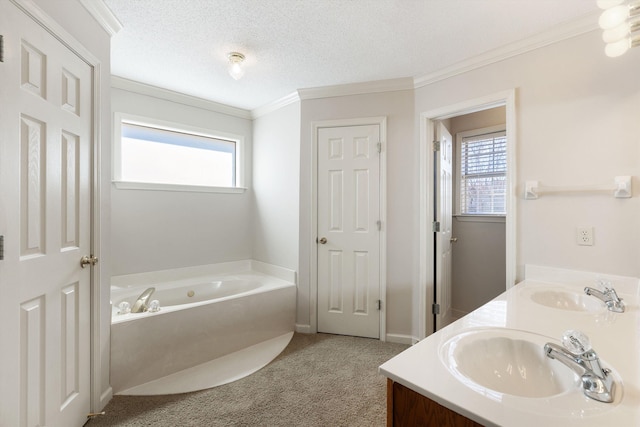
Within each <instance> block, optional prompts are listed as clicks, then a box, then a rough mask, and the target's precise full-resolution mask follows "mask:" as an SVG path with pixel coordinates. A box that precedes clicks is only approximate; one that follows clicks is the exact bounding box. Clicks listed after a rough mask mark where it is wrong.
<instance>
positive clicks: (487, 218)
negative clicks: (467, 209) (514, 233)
mask: <svg viewBox="0 0 640 427" xmlns="http://www.w3.org/2000/svg"><path fill="white" fill-rule="evenodd" d="M453 217H454V218H455V219H456V220H458V221H463V222H502V223H504V222H505V218H506V217H505V216H504V215H454V216H453Z"/></svg>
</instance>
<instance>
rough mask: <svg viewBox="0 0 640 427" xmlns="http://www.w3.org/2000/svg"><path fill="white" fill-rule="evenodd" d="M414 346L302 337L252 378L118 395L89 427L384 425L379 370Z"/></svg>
mask: <svg viewBox="0 0 640 427" xmlns="http://www.w3.org/2000/svg"><path fill="white" fill-rule="evenodd" d="M406 348H407V346H406V345H401V344H391V343H383V342H380V341H378V340H373V339H367V338H355V337H346V336H339V335H327V334H311V335H307V334H297V333H296V334H295V335H294V336H293V339H292V340H291V343H290V344H289V346H288V347H287V348H286V349H285V350H284V351H283V352H282V354H280V356H278V357H277V358H276V359H275V360H274V361H273V362H271V363H270V364H269V365H267V366H265V367H264V368H262V369H261V370H259V371H258V372H256V373H254V374H252V375H250V376H248V377H246V378H243V379H241V380H238V381H235V382H233V383H230V384H226V385H223V386H219V387H215V388H212V389H208V390H203V391H198V392H193V393H185V394H175V395H166V396H115V397H114V398H113V400H111V402H109V404H108V405H107V407H106V408H105V411H106V415H103V416H99V417H96V418H94V419H92V420H90V421H89V422H88V424H87V426H88V427H100V426H131V427H134V426H135V427H138V426H154V427H159V426H171V427H174V426H269V427H271V426H305V427H311V426H384V425H385V422H386V379H385V377H383V376H382V375H380V374H379V373H378V366H379V365H381V364H382V363H383V362H385V361H387V360H389V359H390V358H392V357H393V356H394V355H396V354H398V353H400V352H401V351H403V350H404V349H406Z"/></svg>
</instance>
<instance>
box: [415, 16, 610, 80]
mask: <svg viewBox="0 0 640 427" xmlns="http://www.w3.org/2000/svg"><path fill="white" fill-rule="evenodd" d="M599 15H600V11H596V12H592V13H589V14H586V15H584V16H583V17H581V18H578V19H575V20H572V21H569V22H565V23H563V24H561V25H558V26H556V27H554V28H553V29H551V30H549V31H545V32H544V33H540V34H537V35H535V36H532V37H528V38H526V39H523V40H520V41H518V42H515V43H510V44H507V45H505V46H502V47H500V48H498V49H493V50H490V51H488V52H485V53H483V54H481V55H478V56H475V57H473V58H469V59H467V60H464V61H461V62H458V63H456V64H454V65H451V66H449V67H446V68H443V69H441V70H438V71H435V72H433V73H431V74H427V75H425V76H422V77H416V78H414V88H415V89H418V88H421V87H424V86H427V85H430V84H432V83H435V82H438V81H441V80H445V79H448V78H450V77H453V76H457V75H459V74H464V73H466V72H469V71H472V70H475V69H478V68H481V67H485V66H487V65H491V64H495V63H497V62H500V61H504V60H505V59H509V58H513V57H514V56H518V55H522V54H524V53H527V52H530V51H532V50H535V49H539V48H542V47H545V46H549V45H551V44H554V43H558V42H561V41H563V40H567V39H570V38H573V37H576V36H579V35H581V34H584V33H588V32H590V31H594V30H596V29H598V28H599V27H598V16H599Z"/></svg>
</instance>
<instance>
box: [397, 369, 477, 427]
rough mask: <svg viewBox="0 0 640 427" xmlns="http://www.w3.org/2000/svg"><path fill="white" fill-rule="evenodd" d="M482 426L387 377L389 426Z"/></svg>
mask: <svg viewBox="0 0 640 427" xmlns="http://www.w3.org/2000/svg"><path fill="white" fill-rule="evenodd" d="M392 426H393V427H416V426H434V427H436V426H437V427H476V426H480V427H482V424H478V423H476V422H475V421H472V420H470V419H469V418H467V417H464V416H462V415H460V414H458V413H457V412H454V411H452V410H451V409H448V408H445V407H444V406H442V405H440V404H439V403H437V402H434V401H433V400H431V399H429V398H427V397H425V396H423V395H421V394H420V393H416V392H415V391H413V390H411V389H409V388H407V387H405V386H403V385H402V384H399V383H397V382H394V381H393V380H390V379H387V427H392Z"/></svg>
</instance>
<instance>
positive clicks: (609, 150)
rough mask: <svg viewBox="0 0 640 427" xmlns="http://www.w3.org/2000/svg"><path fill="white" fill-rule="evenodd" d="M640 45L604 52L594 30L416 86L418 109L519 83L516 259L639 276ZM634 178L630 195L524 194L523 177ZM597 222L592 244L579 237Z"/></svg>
mask: <svg viewBox="0 0 640 427" xmlns="http://www.w3.org/2000/svg"><path fill="white" fill-rule="evenodd" d="M639 69H640V50H638V49H636V50H632V51H630V52H628V53H627V54H626V55H624V56H622V57H619V58H615V59H612V58H607V57H606V56H605V55H604V53H603V43H602V40H601V37H600V33H599V32H598V31H593V32H590V33H587V34H584V35H582V36H579V37H575V38H572V39H569V40H566V41H563V42H560V43H557V44H553V45H550V46H547V47H544V48H541V49H537V50H535V51H532V52H529V53H526V54H523V55H520V56H517V57H514V58H511V59H508V60H504V61H501V62H499V63H496V64H493V65H489V66H486V67H483V68H481V69H477V70H474V71H470V72H467V73H464V74H460V75H458V76H455V77H451V78H448V79H446V80H442V81H439V82H436V83H433V84H430V85H427V86H424V87H421V88H419V89H417V90H416V92H415V99H416V113H420V112H422V111H429V110H433V109H435V108H440V107H443V106H448V105H453V104H456V103H459V102H462V101H466V100H470V99H474V98H479V97H482V96H485V95H487V94H492V93H497V92H501V91H504V90H508V89H512V88H516V89H517V100H516V109H517V117H516V120H517V132H516V137H517V144H518V147H517V153H516V156H517V194H516V196H517V211H518V214H517V264H518V276H519V278H522V267H523V265H524V264H527V263H529V264H539V265H547V266H554V267H563V268H569V269H578V270H587V271H597V272H602V273H610V274H618V275H627V276H639V275H640V221H638V217H640V199H639V198H638V195H639V191H638V189H639V187H638V185H640V181H639V180H638V178H637V177H638V176H640V156H639V154H640V153H639V150H640V141H639V139H640V137H639V135H640V120H638V117H639V115H640V79H638V78H637V75H638V70H639ZM616 175H633V176H634V177H635V178H634V180H633V185H634V186H635V189H634V198H632V199H615V198H613V197H612V196H611V195H609V194H607V195H593V194H581V195H557V196H543V197H541V198H540V199H539V200H523V197H522V193H523V189H524V182H525V181H526V180H539V181H540V182H541V183H543V184H546V185H571V184H601V183H612V181H613V177H614V176H616ZM582 225H588V226H593V227H595V245H594V246H592V247H586V246H578V245H576V243H575V228H576V226H582Z"/></svg>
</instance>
